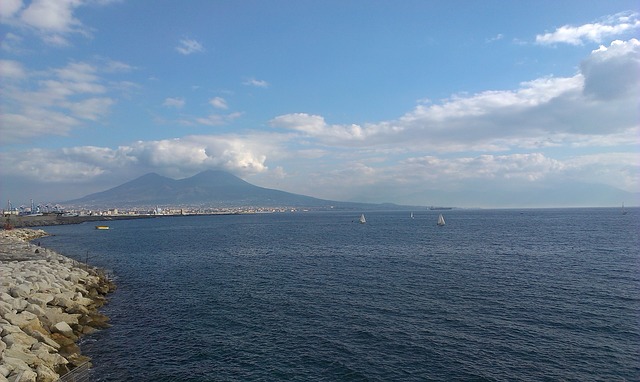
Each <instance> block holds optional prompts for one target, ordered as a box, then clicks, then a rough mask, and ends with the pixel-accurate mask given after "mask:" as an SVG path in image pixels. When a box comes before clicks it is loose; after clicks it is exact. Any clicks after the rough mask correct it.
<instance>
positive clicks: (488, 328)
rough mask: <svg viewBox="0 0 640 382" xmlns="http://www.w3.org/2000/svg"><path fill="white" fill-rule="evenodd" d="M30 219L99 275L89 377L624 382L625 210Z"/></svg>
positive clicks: (632, 232)
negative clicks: (108, 286)
mask: <svg viewBox="0 0 640 382" xmlns="http://www.w3.org/2000/svg"><path fill="white" fill-rule="evenodd" d="M437 214H438V212H436V211H422V212H420V211H418V212H415V216H416V218H415V219H410V218H409V213H408V212H394V213H389V212H385V213H382V212H379V213H368V214H367V215H366V216H367V224H365V225H361V224H358V223H356V222H355V221H356V220H357V218H358V217H359V213H352V214H350V213H341V212H335V213H296V214H264V215H231V216H200V217H195V216H194V217H166V218H159V219H146V220H130V221H114V222H110V223H109V225H110V227H111V230H109V231H97V230H94V229H93V225H92V224H83V225H77V226H58V227H47V230H48V231H49V232H51V233H53V234H55V235H56V236H53V237H50V238H45V239H42V240H41V242H42V245H45V246H48V247H50V248H54V249H56V250H58V251H59V252H61V253H64V254H65V255H67V256H70V257H74V258H78V259H84V258H85V257H86V255H87V253H88V254H89V262H90V263H92V264H94V265H98V266H101V267H104V268H107V269H111V270H113V272H114V273H115V275H116V276H117V284H118V288H119V289H118V290H117V291H116V292H115V293H114V294H112V295H111V301H110V303H109V304H108V305H107V306H106V307H105V308H104V310H103V311H104V313H105V314H107V315H108V316H110V317H111V323H112V324H113V327H111V328H110V329H108V330H104V331H101V332H99V333H98V334H96V335H93V336H91V337H89V338H88V339H85V340H84V342H83V345H82V347H83V351H84V352H85V353H87V354H88V355H90V356H91V357H93V361H94V366H95V369H94V370H95V373H94V375H95V377H96V379H97V380H99V381H279V380H280V381H451V380H468V381H513V380H523V381H525V380H526V381H557V380H564V381H632V380H633V381H637V380H640V321H639V319H640V318H639V317H640V272H639V271H640V210H638V209H630V210H629V213H628V214H626V215H622V214H621V213H620V210H619V209H562V210H560V209H558V210H522V211H517V210H491V211H465V210H453V211H444V215H445V218H446V221H447V225H446V226H444V227H437V226H436V224H435V223H436V219H437Z"/></svg>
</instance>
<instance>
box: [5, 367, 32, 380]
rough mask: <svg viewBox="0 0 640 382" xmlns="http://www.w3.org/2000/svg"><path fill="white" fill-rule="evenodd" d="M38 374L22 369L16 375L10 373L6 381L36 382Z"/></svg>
mask: <svg viewBox="0 0 640 382" xmlns="http://www.w3.org/2000/svg"><path fill="white" fill-rule="evenodd" d="M37 378H38V374H37V373H36V372H35V371H32V370H30V369H23V370H20V371H19V372H17V373H15V372H14V373H11V375H9V378H7V380H8V381H9V382H37Z"/></svg>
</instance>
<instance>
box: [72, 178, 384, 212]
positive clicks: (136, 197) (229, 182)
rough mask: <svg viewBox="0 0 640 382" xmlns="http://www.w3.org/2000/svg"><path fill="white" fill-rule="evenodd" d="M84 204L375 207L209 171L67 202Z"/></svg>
mask: <svg viewBox="0 0 640 382" xmlns="http://www.w3.org/2000/svg"><path fill="white" fill-rule="evenodd" d="M64 204H67V205H74V206H83V207H133V206H138V207H142V206H155V205H164V206H166V205H171V206H210V207H218V206H223V207H240V206H258V207H284V206H286V207H327V208H328V207H330V206H337V207H342V208H349V207H352V208H356V207H360V208H362V207H366V206H369V207H372V206H375V205H372V204H360V203H347V202H335V201H330V200H322V199H317V198H313V197H310V196H304V195H298V194H293V193H289V192H284V191H279V190H274V189H269V188H263V187H258V186H255V185H253V184H251V183H248V182H246V181H244V180H242V179H240V178H238V177H236V176H234V175H232V174H229V173H227V172H224V171H215V170H207V171H203V172H201V173H199V174H196V175H194V176H192V177H190V178H185V179H179V180H175V179H171V178H167V177H164V176H161V175H158V174H156V173H150V174H146V175H143V176H141V177H139V178H137V179H134V180H132V181H130V182H127V183H124V184H121V185H120V186H117V187H114V188H111V189H109V190H106V191H102V192H98V193H95V194H91V195H87V196H85V197H83V198H80V199H75V200H70V201H67V202H64Z"/></svg>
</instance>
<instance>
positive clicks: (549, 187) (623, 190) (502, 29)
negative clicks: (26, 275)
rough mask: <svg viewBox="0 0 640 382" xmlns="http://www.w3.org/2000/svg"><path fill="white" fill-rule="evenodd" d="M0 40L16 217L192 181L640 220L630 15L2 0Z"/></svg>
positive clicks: (468, 6) (1, 171) (618, 10)
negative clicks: (132, 183) (571, 210)
mask: <svg viewBox="0 0 640 382" xmlns="http://www.w3.org/2000/svg"><path fill="white" fill-rule="evenodd" d="M0 39H1V41H0V81H1V82H0V84H1V88H0V91H1V92H2V93H1V94H0V108H1V109H0V130H1V135H0V160H1V162H2V166H1V168H0V177H1V179H2V182H1V183H0V196H1V197H2V200H4V201H6V200H7V199H11V200H12V202H13V203H14V205H16V204H20V203H26V202H28V201H29V199H34V201H36V202H37V203H43V204H44V203H51V202H56V201H62V200H68V199H73V198H77V197H81V196H84V195H86V194H88V193H92V192H97V191H102V190H105V189H107V188H110V187H114V186H117V185H119V184H121V183H123V182H125V181H128V180H131V179H134V178H136V177H138V176H141V175H144V174H146V173H149V172H157V173H159V174H162V175H165V176H169V177H172V178H184V177H188V176H191V175H194V174H196V173H198V172H200V171H203V170H206V169H222V170H226V171H229V172H231V173H233V174H235V175H237V176H239V177H241V178H243V179H245V180H247V181H249V182H251V183H253V184H256V185H260V186H263V187H269V188H277V189H281V190H285V191H289V192H295V193H299V194H305V195H310V196H315V197H319V198H325V199H333V200H346V201H363V202H394V203H400V204H412V205H425V206H426V205H453V206H461V207H556V206H617V205H620V204H621V203H622V202H625V203H626V204H627V205H640V196H639V194H638V191H639V190H640V171H639V170H640V150H639V149H640V138H639V137H640V134H639V133H640V126H639V123H640V105H639V103H640V102H639V100H640V97H639V96H640V94H639V93H640V86H639V85H640V42H639V41H638V39H640V9H639V7H638V4H637V2H636V1H607V2H604V1H562V2H558V1H535V2H526V1H400V2H398V1H321V2H319V1H196V0H194V1H189V2H177V1H126V0H122V1H113V0H57V1H49V0H34V1H23V0H0ZM3 203H5V202H3Z"/></svg>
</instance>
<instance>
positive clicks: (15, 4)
mask: <svg viewBox="0 0 640 382" xmlns="http://www.w3.org/2000/svg"><path fill="white" fill-rule="evenodd" d="M21 8H22V0H4V1H3V2H2V6H1V7H0V19H10V18H12V17H14V16H15V14H16V13H18V11H19V10H20V9H21Z"/></svg>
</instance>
